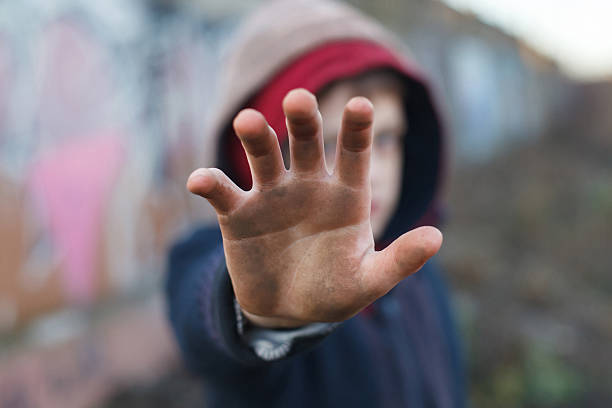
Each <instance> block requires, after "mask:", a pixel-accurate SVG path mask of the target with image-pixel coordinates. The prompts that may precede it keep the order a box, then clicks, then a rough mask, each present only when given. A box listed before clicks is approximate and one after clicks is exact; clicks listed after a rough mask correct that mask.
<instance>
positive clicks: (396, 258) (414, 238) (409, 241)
mask: <svg viewBox="0 0 612 408" xmlns="http://www.w3.org/2000/svg"><path fill="white" fill-rule="evenodd" d="M441 245H442V233H441V232H440V231H439V230H438V229H437V228H434V227H420V228H416V229H413V230H412V231H409V232H407V233H405V234H403V235H402V236H401V237H399V238H398V239H396V240H395V241H393V243H392V244H391V245H389V246H388V247H387V248H385V249H384V250H382V251H380V252H375V253H373V254H372V255H370V257H369V258H367V260H366V262H365V264H364V268H365V269H364V273H363V279H364V281H363V282H364V287H365V288H366V290H368V291H369V292H370V293H373V294H375V295H376V297H377V298H378V297H380V296H382V295H384V294H385V293H387V292H388V291H390V290H391V289H393V287H394V286H395V285H397V284H398V283H399V282H400V281H401V280H402V279H404V278H405V277H407V276H409V275H412V274H413V273H415V272H416V271H418V270H419V269H420V268H421V267H422V266H423V265H424V264H425V262H427V260H428V259H429V258H431V257H432V256H434V255H435V254H436V252H438V250H439V249H440V246H441Z"/></svg>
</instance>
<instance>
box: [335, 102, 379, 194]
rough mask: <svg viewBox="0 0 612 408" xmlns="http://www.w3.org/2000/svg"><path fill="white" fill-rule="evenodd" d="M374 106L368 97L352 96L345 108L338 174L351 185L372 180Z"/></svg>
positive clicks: (367, 183) (340, 136) (336, 169)
mask: <svg viewBox="0 0 612 408" xmlns="http://www.w3.org/2000/svg"><path fill="white" fill-rule="evenodd" d="M373 123H374V108H373V106H372V103H371V102H370V101H369V100H368V99H366V98H364V97H360V96H358V97H355V98H352V99H351V100H350V101H348V103H347V104H346V106H345V107H344V112H343V114H342V125H341V128H340V133H339V134H338V148H337V149H336V167H335V170H334V172H335V174H336V175H337V177H338V178H339V179H340V180H341V181H343V182H344V183H346V184H348V185H349V186H351V187H363V186H366V185H369V183H370V153H371V150H372V148H371V146H372V124H373Z"/></svg>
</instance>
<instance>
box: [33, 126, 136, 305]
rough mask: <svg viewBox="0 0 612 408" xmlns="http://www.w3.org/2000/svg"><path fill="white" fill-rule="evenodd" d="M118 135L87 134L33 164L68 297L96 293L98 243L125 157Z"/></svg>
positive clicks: (79, 298) (36, 195)
mask: <svg viewBox="0 0 612 408" xmlns="http://www.w3.org/2000/svg"><path fill="white" fill-rule="evenodd" d="M122 140H127V139H126V137H125V135H123V134H121V133H119V132H116V131H107V132H99V133H97V134H94V135H88V136H87V137H84V138H82V139H79V140H76V141H73V142H72V143H70V144H69V145H65V146H64V147H63V148H61V149H57V150H54V151H49V152H47V153H46V154H45V155H44V156H43V157H41V158H40V160H38V161H37V162H36V163H35V164H34V166H33V167H32V170H31V174H30V180H29V190H30V193H31V194H32V196H33V198H34V199H35V201H36V202H37V203H38V204H39V207H40V209H41V211H42V214H43V217H44V218H45V219H46V222H47V228H48V229H49V232H50V235H51V237H52V240H53V245H54V247H55V250H56V251H57V252H58V253H59V255H60V256H61V257H62V260H63V268H62V273H63V274H62V283H63V289H64V291H65V293H66V295H67V297H68V299H69V300H71V301H75V302H87V301H91V300H93V298H94V296H95V295H96V283H97V282H96V261H97V260H98V258H97V255H98V254H97V248H98V243H99V242H100V235H101V233H102V228H101V227H102V222H103V219H104V215H105V208H106V205H107V203H108V201H109V198H110V194H111V189H112V186H113V184H114V182H115V180H116V177H117V175H118V171H119V168H120V165H121V163H122V159H123V153H124V149H123V144H122Z"/></svg>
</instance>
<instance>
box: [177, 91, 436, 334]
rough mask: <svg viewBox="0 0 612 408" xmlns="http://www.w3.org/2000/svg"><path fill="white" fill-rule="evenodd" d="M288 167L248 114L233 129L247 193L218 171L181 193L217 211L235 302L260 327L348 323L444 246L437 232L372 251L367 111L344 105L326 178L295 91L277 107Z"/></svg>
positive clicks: (311, 120) (318, 139)
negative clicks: (249, 184)
mask: <svg viewBox="0 0 612 408" xmlns="http://www.w3.org/2000/svg"><path fill="white" fill-rule="evenodd" d="M283 110H284V112H285V116H286V118H287V129H288V131H289V149H290V157H291V168H290V169H289V170H286V169H285V166H284V164H283V159H282V155H281V150H280V147H279V144H278V140H277V138H276V135H275V133H274V130H273V129H272V128H271V127H270V126H269V125H268V124H267V122H266V120H265V118H264V117H263V116H262V115H261V114H260V113H259V112H257V111H255V110H252V109H245V110H243V111H241V112H240V113H239V114H238V115H237V116H236V118H235V119H234V129H235V131H236V134H237V135H238V137H239V138H240V141H241V143H242V145H243V147H244V149H245V151H246V154H247V158H248V161H249V165H250V167H251V173H252V177H253V188H252V189H251V190H250V191H243V190H241V189H240V188H238V187H237V186H236V185H235V184H234V183H233V182H232V181H231V180H230V179H229V178H228V177H227V176H226V175H225V174H224V173H223V172H221V171H220V170H218V169H214V168H209V169H198V170H196V171H194V172H193V173H192V174H191V176H190V177H189V180H188V181H187V187H188V189H189V190H190V191H191V192H192V193H194V194H197V195H200V196H202V197H204V198H206V199H207V200H208V201H209V202H210V204H212V206H213V207H214V208H215V210H216V212H217V216H218V220H219V225H220V227H221V233H222V235H223V244H224V250H225V257H226V263H227V268H228V271H229V274H230V278H231V281H232V285H233V288H234V293H235V295H236V299H237V300H238V302H239V303H240V306H241V307H242V309H243V310H244V312H245V314H246V316H247V318H249V319H250V320H251V321H252V322H253V323H255V324H258V325H260V326H266V327H295V326H301V325H304V324H307V323H311V322H334V321H342V320H345V319H347V318H349V317H351V316H353V315H355V314H357V313H358V312H359V311H360V310H361V309H363V308H364V307H366V306H367V305H369V304H370V303H372V302H373V301H374V300H376V299H377V298H379V297H381V296H383V295H384V294H385V293H387V292H388V291H389V290H391V289H392V288H393V287H394V286H395V285H397V284H398V283H399V282H400V281H401V280H402V279H403V278H405V277H407V276H409V275H411V274H413V273H414V272H416V271H417V270H418V269H419V268H421V266H423V264H424V263H425V262H426V261H427V260H428V259H429V258H430V257H432V256H433V255H434V254H435V253H436V252H437V251H438V249H439V248H440V245H441V244H442V234H441V233H440V231H438V230H437V229H436V228H434V227H421V228H417V229H414V230H412V231H409V232H407V233H405V234H404V235H402V236H401V237H399V238H398V239H397V240H395V241H394V242H393V243H392V244H391V245H389V246H388V247H387V248H386V249H384V250H383V251H379V252H377V251H375V250H374V239H373V236H372V228H371V226H370V205H371V204H370V201H371V192H370V188H371V187H370V173H369V172H370V170H369V167H370V154H371V148H372V124H373V115H374V112H373V106H372V104H371V103H370V101H369V100H368V99H366V98H363V97H356V98H353V99H351V100H350V101H349V102H348V103H347V104H346V106H345V108H344V113H343V118H342V124H341V129H340V132H339V134H338V143H337V149H336V159H335V166H334V169H333V172H332V173H331V174H330V172H329V171H328V169H327V167H326V164H325V159H324V150H323V137H322V120H321V114H320V113H319V110H318V107H317V101H316V98H315V97H314V96H313V95H312V94H311V93H309V92H308V91H306V90H303V89H296V90H293V91H291V92H289V93H288V94H287V96H286V97H285V99H284V101H283Z"/></svg>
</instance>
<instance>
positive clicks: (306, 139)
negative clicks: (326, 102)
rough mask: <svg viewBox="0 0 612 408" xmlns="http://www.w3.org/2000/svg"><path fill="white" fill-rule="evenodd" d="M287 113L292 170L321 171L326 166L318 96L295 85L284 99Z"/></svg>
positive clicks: (284, 107) (284, 109)
mask: <svg viewBox="0 0 612 408" xmlns="http://www.w3.org/2000/svg"><path fill="white" fill-rule="evenodd" d="M283 111H284V112H285V116H286V117H287V130H288V132H289V149H290V152H291V170H292V171H295V172H297V173H317V172H320V171H322V170H323V169H325V159H324V155H323V136H322V133H323V132H322V121H321V114H320V113H319V109H318V106H317V99H316V98H315V96H314V95H313V94H311V93H310V92H308V91H307V90H305V89H294V90H292V91H290V92H289V93H288V94H287V96H285V99H283Z"/></svg>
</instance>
